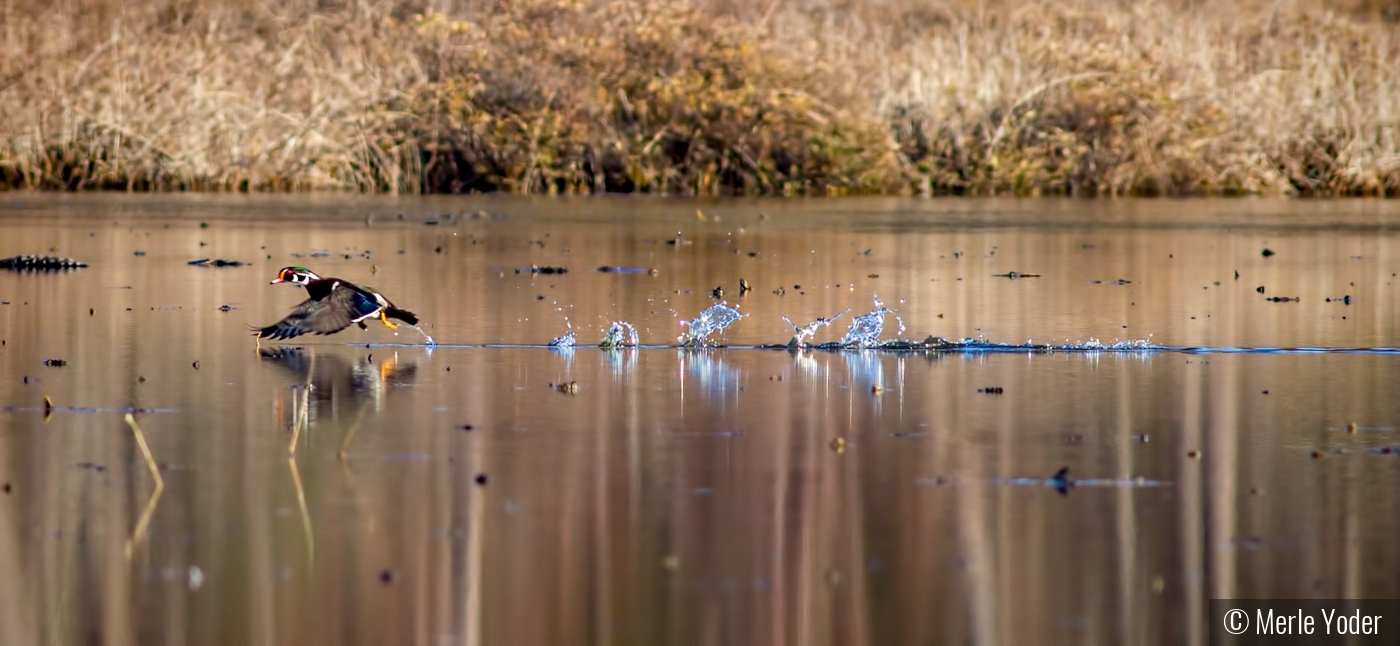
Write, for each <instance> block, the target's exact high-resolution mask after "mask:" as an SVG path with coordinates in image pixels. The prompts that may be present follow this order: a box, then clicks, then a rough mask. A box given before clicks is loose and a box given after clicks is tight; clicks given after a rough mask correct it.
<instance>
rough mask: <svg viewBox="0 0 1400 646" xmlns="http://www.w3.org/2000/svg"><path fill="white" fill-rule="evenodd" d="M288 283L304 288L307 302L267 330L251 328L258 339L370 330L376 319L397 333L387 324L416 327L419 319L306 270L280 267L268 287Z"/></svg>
mask: <svg viewBox="0 0 1400 646" xmlns="http://www.w3.org/2000/svg"><path fill="white" fill-rule="evenodd" d="M280 283H291V284H293V285H300V286H302V287H305V288H306V293H307V295H309V296H310V298H308V299H306V300H305V301H303V302H302V303H301V304H300V305H297V306H296V307H295V308H293V309H292V313H291V314H288V315H287V317H286V318H284V319H282V320H281V321H278V322H276V323H274V324H272V325H269V326H267V327H261V328H259V327H255V328H253V335H254V336H256V337H257V338H258V339H259V340H261V339H294V338H296V337H299V336H301V335H303V334H307V333H311V334H335V333H336V332H339V331H341V330H343V329H345V328H347V327H350V326H351V325H352V324H353V325H358V326H360V329H361V330H366V329H369V328H368V326H366V325H365V321H367V320H370V319H374V318H378V319H379V320H380V322H382V323H383V324H384V325H385V327H388V328H389V329H391V330H395V329H398V327H399V326H398V325H395V324H393V323H390V322H389V319H391V318H392V319H397V320H399V321H403V322H404V323H407V324H409V325H418V317H417V316H416V315H415V314H414V313H413V312H410V311H408V310H402V309H399V308H398V307H396V306H395V305H394V304H393V303H392V302H390V301H389V299H387V298H385V297H384V295H383V294H380V293H379V292H376V291H374V290H373V289H370V288H367V287H361V286H359V285H356V284H354V283H352V282H350V281H347V280H342V279H340V278H322V277H321V276H319V275H317V274H316V272H313V271H311V270H310V269H307V268H305V267H283V268H282V270H281V271H279V272H277V278H274V279H273V280H272V282H271V283H270V284H272V285H277V284H280Z"/></svg>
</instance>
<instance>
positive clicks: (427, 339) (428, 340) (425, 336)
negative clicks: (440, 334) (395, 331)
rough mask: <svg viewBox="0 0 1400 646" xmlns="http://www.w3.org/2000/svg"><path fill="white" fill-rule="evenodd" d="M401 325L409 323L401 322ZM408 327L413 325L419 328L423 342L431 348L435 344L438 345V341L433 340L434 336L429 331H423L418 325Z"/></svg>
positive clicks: (414, 327) (416, 328)
mask: <svg viewBox="0 0 1400 646" xmlns="http://www.w3.org/2000/svg"><path fill="white" fill-rule="evenodd" d="M399 325H408V324H407V323H400V324H399ZM408 327H411V328H413V329H415V330H417V331H418V333H419V334H421V335H423V342H424V343H425V344H426V345H427V346H428V347H430V348H431V347H434V346H436V345H437V341H434V340H433V337H431V336H428V333H427V332H424V331H423V328H420V327H418V326H417V325H408Z"/></svg>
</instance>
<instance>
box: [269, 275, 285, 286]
mask: <svg viewBox="0 0 1400 646" xmlns="http://www.w3.org/2000/svg"><path fill="white" fill-rule="evenodd" d="M285 282H287V281H285V280H282V277H281V276H278V277H276V278H273V279H272V282H270V283H268V284H269V285H276V284H277V283H285Z"/></svg>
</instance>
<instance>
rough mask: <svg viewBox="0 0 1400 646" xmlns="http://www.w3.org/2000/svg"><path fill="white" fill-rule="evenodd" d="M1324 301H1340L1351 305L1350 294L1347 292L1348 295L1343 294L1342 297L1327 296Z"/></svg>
mask: <svg viewBox="0 0 1400 646" xmlns="http://www.w3.org/2000/svg"><path fill="white" fill-rule="evenodd" d="M1326 302H1328V303H1341V304H1343V305H1351V295H1350V294H1348V295H1346V296H1343V297H1341V298H1328V299H1327V300H1326Z"/></svg>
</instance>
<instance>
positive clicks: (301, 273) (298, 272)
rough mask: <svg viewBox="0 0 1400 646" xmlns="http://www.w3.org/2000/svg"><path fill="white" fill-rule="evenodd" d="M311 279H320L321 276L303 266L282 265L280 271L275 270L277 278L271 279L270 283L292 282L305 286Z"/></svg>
mask: <svg viewBox="0 0 1400 646" xmlns="http://www.w3.org/2000/svg"><path fill="white" fill-rule="evenodd" d="M313 280H321V277H320V276H317V275H316V272H314V271H311V270H310V269H307V268H305V267H283V268H282V271H279V272H277V278H274V279H272V283H271V284H273V285H276V284H277V283H293V284H296V285H301V286H303V287H305V286H306V285H307V284H308V283H310V282H311V281H313Z"/></svg>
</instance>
